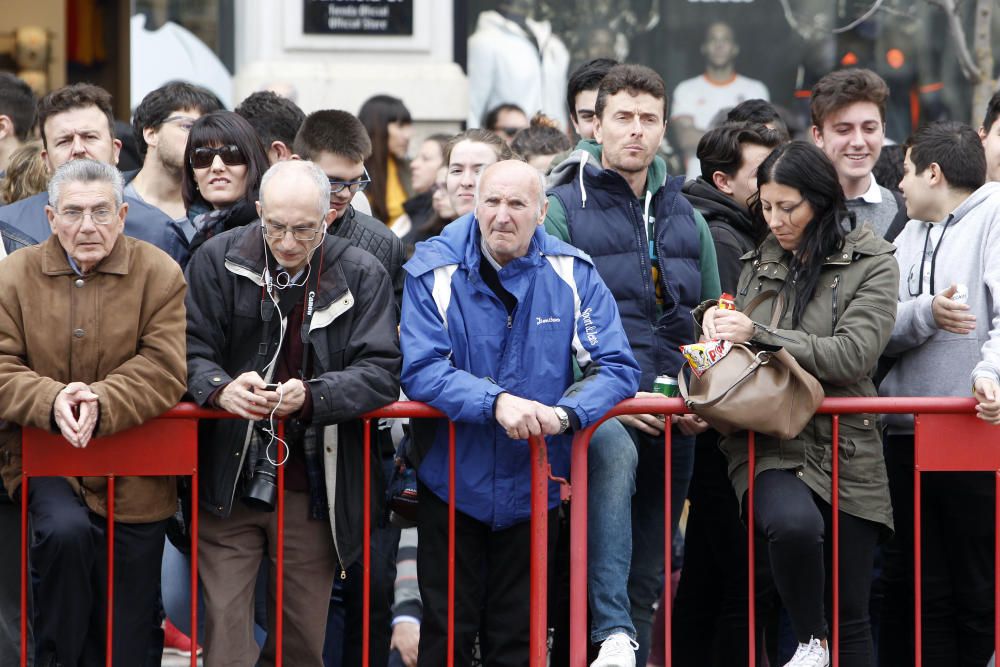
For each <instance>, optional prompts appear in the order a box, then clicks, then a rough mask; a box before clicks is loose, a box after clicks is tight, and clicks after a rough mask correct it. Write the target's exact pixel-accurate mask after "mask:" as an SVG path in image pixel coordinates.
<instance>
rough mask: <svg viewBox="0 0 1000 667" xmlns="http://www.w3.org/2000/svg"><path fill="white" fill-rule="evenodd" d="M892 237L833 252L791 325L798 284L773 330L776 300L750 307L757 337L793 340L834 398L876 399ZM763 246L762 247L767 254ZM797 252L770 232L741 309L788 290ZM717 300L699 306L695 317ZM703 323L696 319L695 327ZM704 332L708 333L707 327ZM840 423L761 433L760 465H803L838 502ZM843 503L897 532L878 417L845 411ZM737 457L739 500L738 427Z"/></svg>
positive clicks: (741, 454)
mask: <svg viewBox="0 0 1000 667" xmlns="http://www.w3.org/2000/svg"><path fill="white" fill-rule="evenodd" d="M894 250H895V249H894V247H893V246H892V244H890V243H888V242H886V241H884V240H882V239H880V238H877V237H876V236H875V235H874V234H873V233H872V232H871V230H870V229H868V228H867V227H862V228H860V229H856V230H854V231H852V232H851V233H850V234H848V236H847V239H846V241H845V244H844V247H843V248H842V249H841V251H840V252H837V253H834V254H832V255H830V256H829V257H827V258H826V260H825V262H824V264H823V270H822V272H821V273H820V279H819V283H818V284H817V287H816V293H815V295H814V296H813V298H812V300H811V301H810V302H809V304H808V305H807V306H806V308H805V311H804V312H803V314H802V321H801V322H800V323H799V325H798V326H797V327H795V328H792V304H793V303H794V301H795V287H794V285H792V286H791V289H790V290H789V291H787V292H786V293H785V294H786V298H785V307H784V312H783V313H782V315H781V319H780V320H779V322H778V326H777V328H774V329H771V328H769V326H768V325H769V324H770V322H771V308H772V305H774V300H766V301H765V302H764V303H762V304H761V305H759V306H758V307H757V308H756V309H755V310H754V311H753V312H750V313H747V315H749V316H750V318H751V319H752V320H753V321H754V322H756V323H757V324H759V325H762V326H758V327H755V328H756V333H755V335H754V337H753V339H752V342H755V343H760V344H764V345H771V346H780V347H784V348H785V349H786V350H787V351H788V352H789V353H791V355H792V356H793V357H795V359H796V361H798V362H799V364H801V366H802V367H803V368H804V369H805V370H807V371H809V372H810V373H812V374H813V375H814V376H815V377H816V378H817V379H818V380H819V381H820V382H821V383H822V385H823V390H824V391H825V392H826V395H827V396H877V395H878V394H877V392H876V390H875V386H874V384H873V383H872V380H871V373H872V370H873V369H874V368H875V364H876V362H877V361H878V358H879V355H880V354H881V353H882V350H883V349H884V348H885V346H886V344H887V343H888V341H889V336H890V334H891V333H892V328H893V324H894V323H895V319H896V291H897V289H898V285H899V267H898V265H897V263H896V260H895V259H894V258H893V256H892V253H893V252H894ZM758 252H759V254H758ZM790 258H791V255H790V254H789V253H787V252H785V251H784V250H782V248H781V246H779V245H778V243H777V241H776V240H775V238H774V237H773V236H768V238H767V239H766V240H765V241H764V243H763V244H762V245H761V247H760V248H759V249H758V251H755V252H751V253H747V254H746V255H744V256H743V257H742V260H743V271H742V273H741V275H740V281H739V290H738V292H737V294H736V307H737V308H738V309H742V308H743V307H744V305H746V304H748V303H749V302H750V301H751V300H752V299H753V298H754V297H755V296H756V295H757V294H759V293H760V292H763V291H767V290H780V289H781V288H782V287H783V286H784V283H785V281H786V280H787V279H788V264H789V260H790ZM711 305H714V302H711V301H707V302H705V303H703V304H702V305H701V306H699V308H698V309H697V310H696V311H695V313H694V314H695V321H696V322H697V323H700V322H701V315H702V313H703V312H704V311H705V310H706V309H707V308H708V307H709V306H711ZM696 327H697V325H696ZM696 333H698V334H700V333H701V332H700V331H697V332H696ZM831 440H832V420H831V417H830V416H829V415H817V416H815V417H814V418H813V419H812V420H811V421H810V422H809V424H808V425H806V427H805V429H804V430H803V431H802V433H800V434H799V435H798V437H796V438H793V439H791V440H778V439H777V438H773V437H768V436H762V435H758V436H757V437H756V444H755V448H756V457H755V462H756V472H757V473H760V472H761V471H764V470H771V469H784V470H794V471H795V473H796V474H797V475H798V476H799V477H800V478H801V479H802V481H803V482H805V483H806V484H807V485H808V486H809V488H810V489H812V490H813V492H815V493H816V494H817V495H818V496H819V497H821V498H823V499H825V500H826V501H827V502H829V501H830V490H831V481H830V480H831V473H832V459H831V447H830V443H831ZM839 440H840V448H839V451H840V507H841V509H842V510H843V511H844V512H847V513H848V514H851V515H853V516H857V517H860V518H863V519H868V520H870V521H874V522H876V523H880V524H883V525H884V526H886V528H888V529H890V530H891V529H892V507H891V505H890V502H889V486H888V480H887V478H886V471H885V461H884V459H883V458H882V437H881V433H880V431H879V428H878V418H877V415H875V414H870V413H866V414H851V415H843V416H842V417H841V418H840V438H839ZM720 447H721V448H722V450H723V452H724V453H725V454H726V458H727V459H728V461H729V476H730V479H731V480H732V482H733V487H734V488H735V490H736V494H737V497H738V498H740V499H742V498H743V497H744V494H745V493H746V490H747V437H746V432H739V433H736V434H734V435H732V436H729V437H725V438H723V439H722V442H721V444H720Z"/></svg>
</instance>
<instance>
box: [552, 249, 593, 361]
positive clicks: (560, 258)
mask: <svg viewBox="0 0 1000 667" xmlns="http://www.w3.org/2000/svg"><path fill="white" fill-rule="evenodd" d="M545 259H547V260H548V261H549V264H550V265H551V266H552V269H553V270H554V271H555V272H556V275H558V276H559V277H560V278H562V280H563V282H564V283H566V284H567V285H569V289H570V291H571V292H573V354H575V355H576V362H577V363H578V364H579V365H580V368H586V367H587V366H589V365H590V361H591V358H590V351H589V350H587V348H585V347H584V346H583V343H582V342H581V341H580V327H579V322H580V293H579V292H578V291H577V289H576V278H574V277H573V266H574V264H575V262H576V260H575V258H574V257H572V256H571V255H545Z"/></svg>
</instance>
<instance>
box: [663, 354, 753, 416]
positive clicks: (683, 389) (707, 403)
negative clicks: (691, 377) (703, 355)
mask: <svg viewBox="0 0 1000 667" xmlns="http://www.w3.org/2000/svg"><path fill="white" fill-rule="evenodd" d="M763 355H766V357H767V358H770V356H771V353H770V352H763V351H762V352H758V353H757V354H755V355H754V358H753V361H751V362H750V364H749V365H748V366H747V367H746V368H745V369H743V372H742V373H740V376H739V377H738V378H736V379H735V380H734V381H733V383H732V384H730V385H729V386H728V387H726V388H725V389H723V390H722V391H720V392H719V393H718V394H716V395H715V396H713V397H712V398H708V399H706V400H704V401H701V402H700V403H698V406H699V407H705V408H710V407H712V406H713V405H715V404H716V403H718V402H719V401H721V400H722V399H723V398H725V397H726V395H727V394H728V393H729V392H731V391H732V390H733V389H735V388H736V387H737V386H738V385H739V384H740V383H741V382H743V381H744V380H746V379H747V378H748V377H750V376H751V375H753V374H754V372H755V371H756V370H757V369H758V368H760V367H761V366H762V365H764V364H766V363H767V361H766V360H765V357H764V356H763ZM685 366H688V364H684V366H681V370H680V372H679V373H678V374H677V389H678V391H680V394H681V398H683V399H684V404H685V405H687V406H688V407H692V406H691V405H690V403H689V401H688V395H689V392H688V386H687V378H686V377H685V376H684V370H685Z"/></svg>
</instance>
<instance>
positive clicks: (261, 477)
mask: <svg viewBox="0 0 1000 667" xmlns="http://www.w3.org/2000/svg"><path fill="white" fill-rule="evenodd" d="M277 497H278V468H277V466H275V465H274V463H272V462H271V461H270V460H269V459H268V458H267V456H262V457H261V458H259V459H257V464H256V465H255V466H254V470H253V477H251V478H250V486H249V488H248V489H247V492H246V493H245V494H243V502H244V503H245V504H246V506H247V507H249V508H250V509H252V510H257V511H258V512H273V511H274V503H275V499H277Z"/></svg>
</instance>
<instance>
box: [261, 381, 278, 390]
mask: <svg viewBox="0 0 1000 667" xmlns="http://www.w3.org/2000/svg"><path fill="white" fill-rule="evenodd" d="M279 384H280V383H278V382H275V383H273V384H268V385H264V391H278V386H279Z"/></svg>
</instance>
